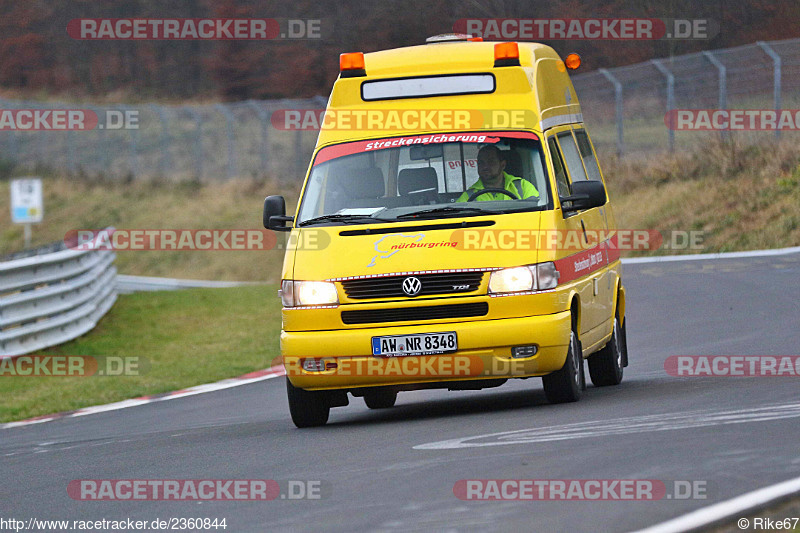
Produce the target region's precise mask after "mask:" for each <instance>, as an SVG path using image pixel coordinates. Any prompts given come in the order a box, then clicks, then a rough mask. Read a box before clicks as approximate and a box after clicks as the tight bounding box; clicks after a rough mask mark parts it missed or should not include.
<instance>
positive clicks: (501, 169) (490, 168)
mask: <svg viewBox="0 0 800 533" xmlns="http://www.w3.org/2000/svg"><path fill="white" fill-rule="evenodd" d="M505 168H506V162H505V160H504V159H503V156H502V153H501V152H500V149H499V148H498V147H496V146H494V145H491V144H487V145H486V146H484V147H483V148H481V149H480V150H478V176H479V177H480V179H479V180H478V181H476V182H475V183H473V184H472V185H471V186H470V187H469V189H467V190H466V191H464V193H463V194H462V195H461V196H459V197H458V200H456V201H457V202H466V201H467V200H468V199H469V197H470V195H472V194H473V193H475V192H476V191H481V190H483V189H505V190H507V191H508V192H510V193H511V194H513V195H514V197H513V198H512V197H511V196H508V195H507V194H503V193H501V192H486V193H484V194H481V195H480V196H478V197H477V198H475V200H476V201H478V202H486V201H490V200H516V199H517V198H519V199H522V198H538V197H539V191H537V190H536V187H534V186H533V183H531V182H529V181H528V180H524V179H522V178H518V177H516V176H512V175H511V174H509V173H508V172H505Z"/></svg>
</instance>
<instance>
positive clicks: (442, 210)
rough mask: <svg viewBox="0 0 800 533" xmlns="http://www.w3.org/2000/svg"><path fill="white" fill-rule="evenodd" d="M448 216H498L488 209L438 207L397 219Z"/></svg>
mask: <svg viewBox="0 0 800 533" xmlns="http://www.w3.org/2000/svg"><path fill="white" fill-rule="evenodd" d="M446 214H453V215H463V214H471V215H496V214H497V211H489V210H487V209H481V208H480V207H436V208H434V209H423V210H422V211H413V212H411V213H404V214H402V215H398V216H397V218H398V219H404V218H422V217H424V216H425V215H446Z"/></svg>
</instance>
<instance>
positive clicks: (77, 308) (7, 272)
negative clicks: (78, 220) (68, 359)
mask: <svg viewBox="0 0 800 533" xmlns="http://www.w3.org/2000/svg"><path fill="white" fill-rule="evenodd" d="M114 258H115V254H114V252H112V251H110V250H97V251H77V250H62V251H60V252H55V253H49V254H44V255H37V256H34V257H27V258H24V259H17V260H14V261H7V262H4V263H0V358H2V357H8V356H14V355H20V354H25V353H30V352H32V351H35V350H41V349H42V348H46V347H48V346H54V345H56V344H61V343H63V342H66V341H68V340H72V339H74V338H77V337H79V336H81V335H83V334H84V333H86V332H87V331H89V330H91V329H92V328H94V326H95V325H96V324H97V322H98V321H99V320H100V318H102V317H103V315H105V314H106V312H108V310H109V309H111V306H112V305H113V304H114V302H115V301H116V299H117V292H116V277H117V269H116V268H115V267H114V265H113V262H114Z"/></svg>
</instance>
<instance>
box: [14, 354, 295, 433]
mask: <svg viewBox="0 0 800 533" xmlns="http://www.w3.org/2000/svg"><path fill="white" fill-rule="evenodd" d="M285 375H286V370H285V369H284V368H283V365H282V364H281V365H277V366H273V367H271V368H267V369H265V370H257V371H255V372H250V373H249V374H245V375H243V376H239V377H235V378H229V379H223V380H222V381H217V382H216V383H206V384H205V385H197V386H195V387H189V388H188V389H183V390H178V391H173V392H164V393H161V394H152V395H150V396H141V397H139V398H133V399H130V400H123V401H121V402H114V403H109V404H106V405H93V406H91V407H84V408H82V409H77V410H75V411H64V412H63V413H54V414H52V415H42V416H37V417H34V418H29V419H27V420H19V421H17V422H7V423H5V424H2V425H0V429H9V428H16V427H22V426H30V425H32V424H41V423H43V422H50V421H52V420H59V419H62V418H74V417H76V416H86V415H93V414H97V413H105V412H107V411H117V410H119V409H126V408H128V407H136V406H137V405H145V404H148V403H155V402H163V401H166V400H176V399H178V398H185V397H186V396H194V395H195V394H205V393H206V392H214V391H218V390H223V389H230V388H233V387H240V386H242V385H247V384H248V383H255V382H257V381H265V380H267V379H272V378H277V377H281V376H285Z"/></svg>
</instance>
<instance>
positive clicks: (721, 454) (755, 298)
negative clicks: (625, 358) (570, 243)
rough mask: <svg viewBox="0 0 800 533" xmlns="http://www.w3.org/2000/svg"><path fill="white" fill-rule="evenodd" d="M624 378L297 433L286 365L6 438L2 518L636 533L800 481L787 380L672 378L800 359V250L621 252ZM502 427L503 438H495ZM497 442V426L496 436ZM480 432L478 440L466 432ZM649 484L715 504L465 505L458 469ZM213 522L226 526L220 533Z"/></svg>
mask: <svg viewBox="0 0 800 533" xmlns="http://www.w3.org/2000/svg"><path fill="white" fill-rule="evenodd" d="M623 276H624V277H623V279H624V282H625V284H626V286H627V289H628V294H629V296H628V299H629V304H628V318H629V327H628V339H629V353H630V361H631V364H630V366H629V367H628V368H626V370H625V379H624V381H623V383H622V385H620V386H619V387H610V388H602V389H596V388H594V387H592V386H591V385H590V386H589V389H588V390H587V391H586V394H585V395H584V397H583V399H582V400H581V401H580V402H578V403H575V404H565V405H549V404H547V402H546V400H545V398H544V393H543V391H542V388H541V380H538V379H535V380H534V379H531V380H514V381H512V382H509V383H507V384H506V385H504V386H503V387H500V388H496V389H487V390H484V391H479V392H446V391H421V392H413V393H403V394H401V395H400V397H399V399H398V405H397V406H396V407H395V408H393V409H389V410H384V411H370V410H368V409H367V408H366V407H365V406H364V403H363V401H362V400H361V399H352V398H351V402H350V406H349V407H346V408H338V409H334V410H333V411H332V412H331V420H330V422H329V424H328V425H327V426H325V427H322V428H315V429H307V430H298V429H295V428H294V426H293V425H292V423H291V421H290V419H289V413H288V408H287V405H286V399H285V389H284V383H283V378H278V379H272V380H269V381H266V382H260V383H255V384H251V385H246V386H243V387H238V388H234V389H228V390H223V391H219V392H214V393H209V394H203V395H199V396H192V397H187V398H183V399H177V400H173V401H167V402H160V403H155V404H150V405H144V406H140V407H134V408H129V409H124V410H120V411H114V412H108V413H101V414H96V415H91V416H86V417H78V418H70V419H62V420H56V421H54V422H49V423H45V424H39V425H33V426H27V427H20V428H13V429H6V430H2V431H0V460H1V462H0V465H2V466H1V467H0V517H2V518H9V517H14V518H18V519H24V520H27V519H28V518H30V517H37V518H42V519H44V518H51V519H69V520H87V519H91V520H100V519H103V518H105V519H123V518H132V519H134V520H147V521H151V520H153V519H156V518H160V519H168V518H170V517H186V518H188V517H209V518H212V519H213V518H220V519H221V518H223V517H224V518H226V524H227V529H226V530H225V531H235V532H238V531H264V530H270V531H290V530H291V531H409V530H426V531H427V530H433V531H483V530H490V529H491V530H500V531H627V530H633V529H637V528H641V527H644V526H647V525H651V524H654V523H657V522H660V521H663V520H667V519H669V518H673V517H675V516H678V515H680V514H682V513H685V512H688V511H690V510H694V509H697V508H700V507H702V506H705V505H708V504H711V503H714V502H717V501H721V500H725V499H728V498H731V497H734V496H737V495H739V494H742V493H745V492H747V491H750V490H754V489H756V488H760V487H763V486H765V485H768V484H772V483H776V482H779V481H783V480H786V479H789V478H792V477H797V476H800V446H799V445H798V442H800V394H798V392H799V391H800V388H799V387H798V378H792V377H750V378H731V377H695V378H678V377H672V376H669V375H667V374H666V372H665V371H664V361H665V359H666V358H667V357H668V356H670V355H798V354H800V347H798V340H797V339H798V326H800V283H798V279H800V254H795V255H790V256H777V257H764V258H748V259H722V260H703V261H691V262H674V263H658V264H638V265H627V266H626V267H625V269H624V275H623ZM497 433H501V435H495V434H497ZM487 435H488V436H487ZM478 436H482V437H481V438H477V439H476V438H473V437H478ZM120 478H125V479H274V480H278V481H280V482H281V483H283V484H284V485H285V484H286V482H287V480H306V481H320V482H321V487H322V491H321V498H320V499H314V500H301V501H293V500H288V499H284V500H282V499H276V500H274V501H267V502H231V501H219V502H202V503H198V502H171V501H138V502H108V501H99V502H90V501H76V500H73V499H71V498H70V497H69V496H68V494H67V491H66V487H67V485H68V483H69V482H70V481H71V480H75V479H120ZM506 478H509V479H568V480H569V479H654V480H662V481H665V482H667V487H672V481H673V480H687V481H694V482H699V483H700V484H701V485H703V484H704V486H705V489H706V495H707V499H704V500H702V499H688V500H678V499H666V498H664V499H661V500H658V501H625V502H621V501H548V502H543V501H505V502H497V501H462V500H460V499H458V498H456V497H455V496H454V493H453V486H454V484H455V483H456V481H458V480H462V479H506ZM218 531H221V529H218Z"/></svg>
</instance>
